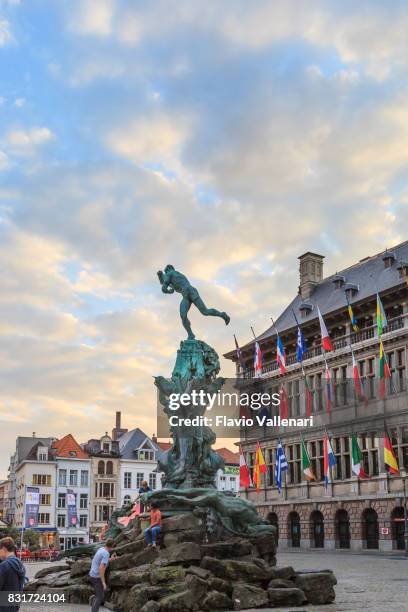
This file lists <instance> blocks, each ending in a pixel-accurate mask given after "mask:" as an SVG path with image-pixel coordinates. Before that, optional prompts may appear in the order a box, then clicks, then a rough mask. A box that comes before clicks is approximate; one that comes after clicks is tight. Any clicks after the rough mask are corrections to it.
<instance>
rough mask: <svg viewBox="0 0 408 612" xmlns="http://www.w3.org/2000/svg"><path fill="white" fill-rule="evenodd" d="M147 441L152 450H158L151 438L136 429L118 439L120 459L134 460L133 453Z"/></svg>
mask: <svg viewBox="0 0 408 612" xmlns="http://www.w3.org/2000/svg"><path fill="white" fill-rule="evenodd" d="M146 439H147V440H148V441H149V443H150V444H151V446H152V448H153V449H154V450H156V451H157V450H160V448H159V447H158V445H157V444H155V443H154V442H153V441H152V439H151V438H149V436H148V435H147V434H145V432H144V431H142V430H141V429H139V427H136V429H131V430H130V431H128V432H127V433H125V434H123V436H121V437H120V438H119V449H120V454H121V456H122V459H134V458H135V455H134V451H135V449H138V448H140V447H141V446H142V444H143V442H144V441H145V440H146Z"/></svg>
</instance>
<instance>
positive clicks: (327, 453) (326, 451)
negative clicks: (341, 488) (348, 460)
mask: <svg viewBox="0 0 408 612" xmlns="http://www.w3.org/2000/svg"><path fill="white" fill-rule="evenodd" d="M323 463H324V488H325V489H326V490H327V487H328V485H329V478H330V468H332V467H333V466H335V465H336V463H337V461H336V457H335V456H334V453H333V449H332V446H331V444H330V440H329V436H328V435H327V432H325V434H324V447H323Z"/></svg>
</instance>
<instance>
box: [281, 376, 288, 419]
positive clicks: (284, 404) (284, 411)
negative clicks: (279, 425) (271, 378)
mask: <svg viewBox="0 0 408 612" xmlns="http://www.w3.org/2000/svg"><path fill="white" fill-rule="evenodd" d="M279 398H280V404H279V415H280V418H281V419H287V418H289V404H288V394H287V393H286V389H285V386H284V384H283V383H282V382H281V383H280V386H279Z"/></svg>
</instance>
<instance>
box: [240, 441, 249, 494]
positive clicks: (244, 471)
mask: <svg viewBox="0 0 408 612" xmlns="http://www.w3.org/2000/svg"><path fill="white" fill-rule="evenodd" d="M239 486H240V487H241V488H242V489H247V488H248V487H250V486H251V475H250V473H249V469H248V466H247V462H246V461H245V455H244V452H243V450H242V448H240V449H239Z"/></svg>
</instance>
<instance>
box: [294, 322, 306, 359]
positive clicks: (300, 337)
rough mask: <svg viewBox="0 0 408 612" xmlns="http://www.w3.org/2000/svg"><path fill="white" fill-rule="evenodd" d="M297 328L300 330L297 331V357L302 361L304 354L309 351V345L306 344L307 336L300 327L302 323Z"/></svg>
mask: <svg viewBox="0 0 408 612" xmlns="http://www.w3.org/2000/svg"><path fill="white" fill-rule="evenodd" d="M297 328H298V331H297V341H296V357H297V360H298V362H299V363H302V361H303V355H304V354H305V353H306V351H307V346H306V341H305V336H304V334H303V332H302V330H301V329H300V325H298V326H297Z"/></svg>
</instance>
